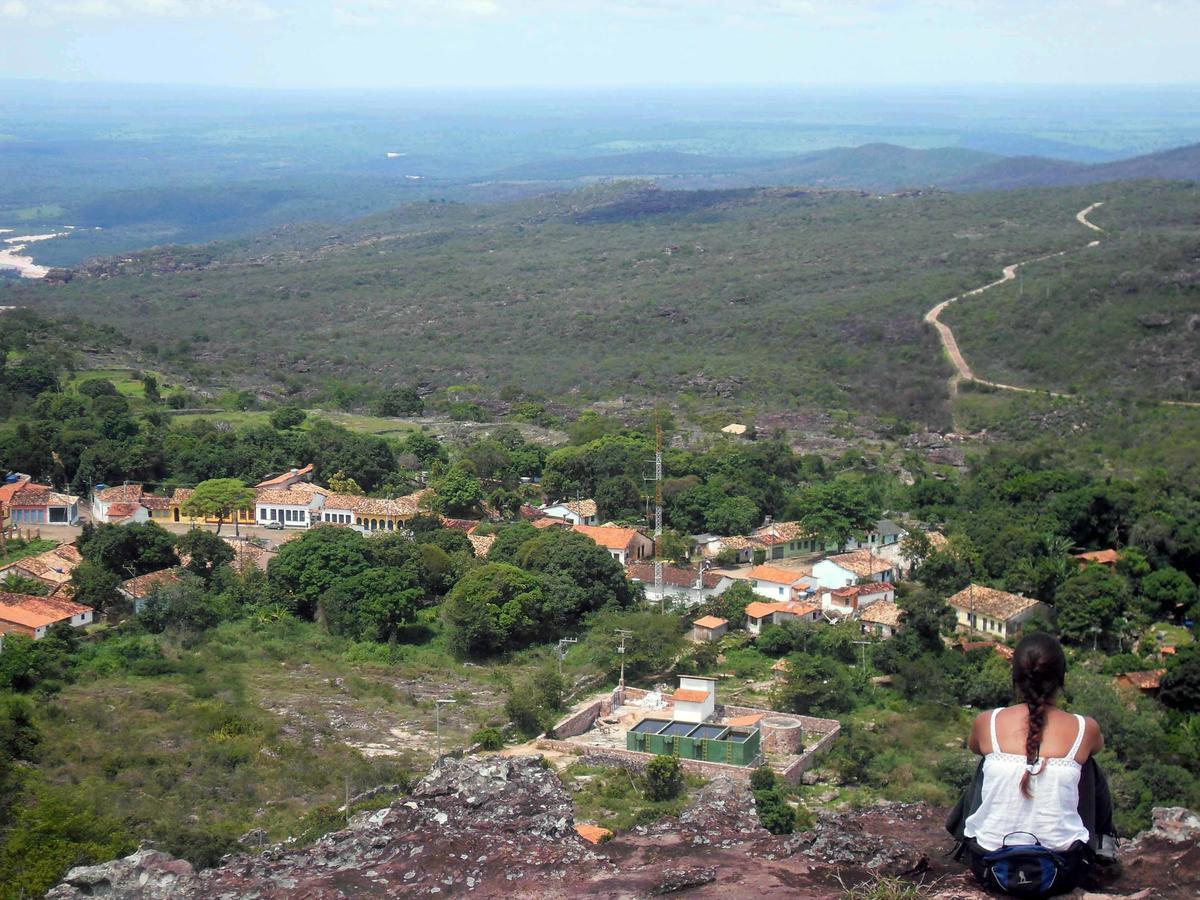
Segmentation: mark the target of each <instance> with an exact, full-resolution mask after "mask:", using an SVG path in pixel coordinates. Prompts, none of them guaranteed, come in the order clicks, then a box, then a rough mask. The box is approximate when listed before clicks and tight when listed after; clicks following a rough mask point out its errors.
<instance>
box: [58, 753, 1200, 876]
mask: <svg viewBox="0 0 1200 900" xmlns="http://www.w3.org/2000/svg"><path fill="white" fill-rule="evenodd" d="M943 812H944V811H942V810H938V809H934V808H931V807H929V806H926V805H925V804H919V803H890V804H880V805H878V806H874V807H869V808H867V809H862V810H854V811H849V812H843V813H826V814H824V815H822V816H821V817H820V818H819V819H818V821H817V824H816V825H815V826H814V827H813V828H811V829H810V830H808V831H806V832H805V833H803V834H797V835H785V836H775V835H772V834H768V833H767V832H766V831H765V830H764V829H763V828H762V827H761V826H760V825H759V824H758V819H757V815H756V813H755V811H754V804H753V799H752V798H751V796H750V792H749V791H748V790H747V788H746V787H745V786H744V785H741V784H738V783H736V782H733V781H730V780H728V779H725V778H718V779H715V780H714V781H712V782H710V783H709V784H708V785H706V786H705V787H704V788H702V789H701V790H700V791H698V792H697V794H696V795H695V796H694V797H693V798H692V802H691V803H690V804H689V805H688V808H687V809H686V810H685V811H684V813H683V814H682V815H681V816H680V817H679V818H676V819H664V820H662V821H660V822H658V823H655V824H654V825H652V826H649V827H644V828H638V829H635V830H634V831H633V832H632V833H627V834H621V835H617V836H616V837H614V838H613V839H612V840H611V841H608V842H606V843H604V844H602V845H599V846H593V845H591V844H589V843H588V842H587V841H585V840H584V839H583V838H581V837H580V836H579V835H578V834H577V833H576V832H575V830H574V828H573V827H572V826H573V823H572V808H571V802H570V797H569V795H568V794H567V792H566V791H565V790H564V789H563V787H562V784H561V782H560V781H559V779H558V777H557V776H556V775H555V774H554V773H553V772H551V771H550V770H548V769H546V768H545V767H544V766H543V764H542V761H541V758H540V757H537V756H530V757H513V758H504V757H470V758H466V759H446V760H442V761H441V762H439V763H438V764H437V765H436V766H435V767H434V768H433V769H432V770H431V771H430V772H429V774H428V775H427V776H426V777H425V778H424V779H423V780H422V781H421V782H420V783H419V784H418V785H417V786H416V788H415V789H414V790H413V795H412V797H411V798H407V799H403V800H399V801H397V802H396V803H394V804H392V806H390V807H387V808H385V809H381V810H376V811H372V812H363V813H359V814H357V815H355V816H354V817H353V818H352V819H351V821H350V824H349V826H348V827H347V828H345V829H343V830H341V831H335V832H333V833H331V834H327V835H325V836H324V837H323V838H321V839H320V840H318V841H317V842H316V843H315V844H313V845H312V846H310V847H304V848H295V847H286V846H275V847H268V848H267V849H265V850H263V851H261V852H258V853H243V854H240V855H237V856H234V857H232V858H230V859H228V860H227V861H224V862H223V863H222V865H220V866H219V867H217V868H214V869H207V870H205V871H202V872H198V873H197V872H194V871H193V869H192V867H191V866H190V865H189V864H188V863H186V862H183V861H182V860H178V859H174V858H173V857H171V856H168V855H167V854H164V853H159V852H156V851H154V850H149V849H142V850H139V851H138V852H137V853H135V854H133V855H132V856H129V857H126V858H125V859H119V860H114V861H112V862H109V863H104V864H102V865H98V866H87V867H84V868H78V869H73V870H72V871H71V872H70V873H69V874H68V876H67V878H66V879H65V880H64V881H63V883H62V884H60V885H58V886H57V887H56V888H54V890H52V891H51V892H50V894H49V895H48V897H50V898H51V900H80V898H84V897H109V898H112V900H168V898H170V900H192V898H211V897H216V898H222V900H225V898H228V900H242V898H253V900H285V898H287V900H291V898H296V897H303V898H305V900H334V898H338V900H344V898H346V897H396V896H405V897H408V896H437V897H439V898H441V897H451V896H466V895H470V896H472V897H505V898H510V897H511V898H524V897H537V898H568V897H571V898H573V897H578V896H583V895H586V896H589V897H609V898H618V897H621V898H624V897H647V896H655V895H663V894H672V893H677V892H686V893H687V896H689V897H713V898H720V900H729V898H730V897H742V896H755V895H762V896H776V895H778V896H784V895H786V896H789V897H792V898H797V900H816V898H826V897H830V896H837V895H840V894H842V893H844V891H845V890H846V888H847V887H854V886H856V885H864V886H868V887H869V886H870V885H872V884H874V883H876V882H878V880H879V879H880V878H881V877H884V876H899V877H901V878H905V879H907V880H911V881H914V882H920V883H922V884H923V885H925V887H924V888H923V889H924V890H927V891H928V892H929V893H930V895H931V896H936V897H940V898H943V900H976V898H982V897H985V896H986V895H984V894H983V893H982V892H980V891H979V890H978V888H977V887H976V886H975V885H974V884H973V883H972V881H971V879H970V876H969V875H968V874H967V873H965V871H964V868H963V866H961V865H960V864H958V863H955V862H953V861H952V860H950V859H949V858H948V857H947V856H946V855H945V854H946V850H947V849H948V848H949V837H948V836H947V835H946V833H945V831H944V830H943V829H942V820H943V817H944V816H943ZM1121 855H1122V858H1123V862H1124V868H1123V871H1122V870H1113V871H1112V873H1111V876H1110V877H1109V880H1108V882H1107V883H1106V892H1107V893H1106V896H1112V895H1114V894H1115V895H1116V896H1135V897H1136V896H1139V892H1140V891H1143V890H1147V889H1148V890H1150V891H1152V892H1153V896H1154V897H1156V898H1158V897H1166V898H1173V897H1195V896H1196V895H1197V892H1198V890H1200V820H1198V819H1197V818H1196V816H1195V814H1194V813H1190V812H1189V811H1187V810H1181V809H1166V810H1155V827H1154V829H1152V830H1151V831H1147V832H1145V833H1144V834H1143V835H1140V836H1139V837H1138V838H1137V839H1136V840H1134V841H1132V842H1127V844H1126V845H1125V846H1123V847H1122V854H1121ZM1079 896H1080V897H1082V896H1083V893H1082V892H1080V893H1079Z"/></svg>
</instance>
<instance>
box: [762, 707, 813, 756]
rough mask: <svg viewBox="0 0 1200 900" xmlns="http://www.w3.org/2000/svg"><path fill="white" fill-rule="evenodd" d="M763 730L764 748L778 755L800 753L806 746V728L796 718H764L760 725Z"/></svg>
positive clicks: (779, 716)
mask: <svg viewBox="0 0 1200 900" xmlns="http://www.w3.org/2000/svg"><path fill="white" fill-rule="evenodd" d="M758 726H759V728H761V729H762V739H763V747H765V748H766V749H767V750H772V751H774V752H776V753H799V752H801V749H802V748H803V746H804V726H803V725H802V724H801V722H800V720H799V719H797V718H795V717H794V716H782V715H774V716H764V717H763V718H762V719H761V720H760V721H759V723H758Z"/></svg>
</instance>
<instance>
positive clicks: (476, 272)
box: [9, 184, 1141, 424]
mask: <svg viewBox="0 0 1200 900" xmlns="http://www.w3.org/2000/svg"><path fill="white" fill-rule="evenodd" d="M1122 190H1125V191H1128V192H1129V193H1130V194H1131V196H1133V197H1135V198H1136V196H1137V192H1138V190H1141V189H1139V188H1132V187H1130V188H1123V189H1122ZM1103 196H1107V195H1106V194H1104V193H1103V192H1101V194H1100V195H1097V194H1095V193H1093V192H1090V191H1088V192H1083V191H1079V190H1062V191H1053V192H1038V193H1032V192H1026V193H1008V194H975V195H952V194H946V193H923V194H919V195H894V196H893V195H889V196H878V195H874V194H871V195H865V194H860V193H857V192H855V193H845V192H843V193H836V192H835V193H819V192H810V191H801V190H782V189H780V190H744V191H709V192H705V191H680V192H671V191H662V190H658V189H655V188H652V187H647V186H645V185H637V184H633V185H619V186H606V187H600V188H595V189H592V190H586V191H580V192H574V193H563V194H554V195H549V196H545V197H540V198H537V199H534V200H529V201H521V202H516V203H509V204H500V205H493V206H480V207H470V206H462V205H455V204H418V205H412V206H406V207H402V208H400V209H398V210H397V211H395V212H394V213H392V214H389V215H387V216H381V217H375V218H372V219H369V220H363V221H361V222H359V223H356V224H353V225H351V226H347V227H345V228H340V229H339V230H338V231H337V232H336V233H335V234H330V233H328V232H326V233H325V234H324V235H323V238H322V237H319V236H318V234H317V232H316V231H315V230H313V229H304V230H298V231H294V230H290V229H289V230H284V231H280V232H276V233H274V234H272V235H269V236H266V237H264V238H263V239H262V240H261V241H247V242H241V243H238V244H232V245H223V246H222V245H218V246H215V247H211V248H206V249H203V250H200V251H194V250H184V251H170V250H168V251H158V252H153V253H148V254H145V255H143V256H141V257H137V258H135V259H134V261H133V262H132V263H128V264H125V263H117V264H113V265H110V266H104V267H100V268H98V269H96V270H94V271H96V272H97V273H99V274H103V275H105V276H106V277H104V278H100V277H96V276H95V275H91V276H88V275H81V276H78V277H76V278H75V279H74V280H73V281H72V282H71V283H69V284H66V285H22V286H18V287H16V288H14V289H12V290H10V292H9V296H10V297H11V301H9V302H10V303H12V304H18V305H20V304H27V305H29V306H32V307H34V308H35V309H37V310H40V311H45V312H50V313H55V314H62V313H73V314H77V315H79V316H80V317H82V318H84V319H86V320H89V321H93V322H102V323H106V324H112V325H114V326H115V327H117V328H118V329H119V330H120V331H122V332H123V333H125V334H128V335H131V336H132V339H133V341H134V343H135V346H136V348H137V349H139V350H140V351H142V352H144V353H145V354H146V355H147V356H148V357H149V358H150V359H151V360H153V361H154V363H155V365H158V366H162V367H163V368H165V369H169V370H172V371H179V372H181V373H182V374H183V375H185V376H187V377H190V378H191V379H193V380H194V381H196V382H199V383H206V382H214V381H220V380H222V379H225V380H232V381H233V382H235V383H236V384H240V386H245V387H250V388H253V389H255V390H260V389H270V388H276V389H281V390H287V391H289V392H290V393H292V394H295V395H299V396H301V397H304V398H306V399H312V400H318V401H319V400H322V399H323V397H326V396H330V395H332V394H335V393H336V392H338V391H339V390H359V391H361V390H364V389H376V388H382V387H388V386H392V385H396V384H400V385H412V384H417V383H420V382H428V383H430V384H431V385H432V386H433V387H434V388H447V387H450V386H455V385H462V386H470V385H475V386H476V388H474V389H473V390H475V391H476V392H477V393H478V394H479V395H481V396H483V397H484V398H485V399H486V398H491V399H496V398H500V397H508V398H512V397H518V398H519V397H540V398H544V399H552V400H558V401H561V402H566V403H570V404H572V405H576V406H578V405H581V404H584V403H587V402H592V401H595V400H605V399H614V398H617V397H622V396H625V397H632V398H635V399H636V398H639V397H641V398H654V397H666V396H672V397H677V398H679V399H680V400H681V401H682V402H694V403H696V404H699V405H701V406H703V407H707V408H712V407H716V406H720V405H731V406H732V405H736V406H737V407H739V408H741V409H746V408H749V409H751V410H764V411H780V410H795V409H797V408H819V409H822V410H826V409H830V408H844V409H847V410H851V411H865V412H869V413H874V414H878V415H885V416H894V417H896V418H899V419H903V420H907V421H913V420H916V421H921V422H926V423H932V424H947V423H948V414H947V412H946V409H945V401H946V390H945V378H946V376H947V374H948V370H947V368H946V364H945V362H944V361H943V358H942V355H941V352H940V350H939V348H938V345H937V341H936V340H935V338H934V336H933V334H932V332H931V331H930V330H928V329H927V327H926V326H925V325H924V324H923V323H922V316H923V315H924V312H925V311H926V310H927V309H928V308H929V307H930V306H931V305H932V304H933V303H935V302H937V301H938V300H939V299H943V298H945V297H949V296H952V295H954V294H956V293H958V292H960V291H962V290H964V289H969V288H972V287H974V286H976V285H978V284H982V283H984V282H985V281H988V280H991V279H992V278H994V277H995V275H996V273H997V272H998V271H999V269H1000V268H1001V266H1003V265H1004V264H1006V263H1008V262H1011V261H1013V260H1018V259H1023V258H1028V257H1031V256H1037V255H1040V254H1043V253H1046V252H1050V251H1055V250H1067V249H1075V248H1077V247H1079V246H1081V245H1082V243H1083V242H1084V241H1085V240H1086V239H1087V237H1088V232H1086V230H1085V229H1083V228H1082V227H1081V226H1080V225H1079V224H1078V223H1077V222H1076V221H1075V213H1076V212H1077V211H1078V210H1079V209H1081V208H1082V207H1083V206H1085V205H1087V204H1088V203H1090V202H1092V201H1093V200H1096V199H1103ZM1134 202H1136V201H1134Z"/></svg>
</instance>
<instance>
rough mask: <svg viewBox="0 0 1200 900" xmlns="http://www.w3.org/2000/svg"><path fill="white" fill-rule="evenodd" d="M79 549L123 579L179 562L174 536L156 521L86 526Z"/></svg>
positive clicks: (166, 567)
mask: <svg viewBox="0 0 1200 900" xmlns="http://www.w3.org/2000/svg"><path fill="white" fill-rule="evenodd" d="M79 552H80V553H81V554H82V555H83V558H84V559H85V560H87V561H89V562H93V563H95V564H96V565H98V566H100V567H101V568H103V569H106V570H107V571H109V572H111V573H112V574H114V575H116V576H117V577H118V579H120V580H125V579H128V578H135V577H136V576H138V575H145V574H147V573H148V572H157V571H159V570H161V569H169V568H170V567H171V566H177V565H179V556H178V555H177V554H176V552H175V538H174V536H173V535H171V534H170V532H168V531H166V530H165V529H163V528H161V527H159V526H158V525H156V524H155V523H153V522H142V523H140V524H137V525H110V524H107V523H105V524H102V525H99V526H96V527H92V526H85V527H84V529H83V532H82V533H81V534H80V536H79ZM81 602H82V601H81Z"/></svg>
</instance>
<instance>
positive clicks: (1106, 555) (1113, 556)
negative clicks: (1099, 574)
mask: <svg viewBox="0 0 1200 900" xmlns="http://www.w3.org/2000/svg"><path fill="white" fill-rule="evenodd" d="M1071 558H1072V559H1074V560H1075V562H1076V563H1078V565H1079V568H1081V569H1084V568H1087V567H1088V566H1104V567H1105V568H1106V569H1108V570H1109V571H1110V572H1115V571H1117V563H1119V562H1120V561H1121V554H1120V553H1118V552H1117V551H1116V550H1113V549H1108V550H1089V551H1087V552H1086V553H1076V554H1074V555H1073V556H1072V557H1071Z"/></svg>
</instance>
